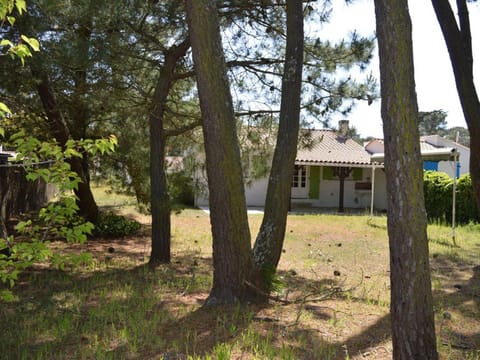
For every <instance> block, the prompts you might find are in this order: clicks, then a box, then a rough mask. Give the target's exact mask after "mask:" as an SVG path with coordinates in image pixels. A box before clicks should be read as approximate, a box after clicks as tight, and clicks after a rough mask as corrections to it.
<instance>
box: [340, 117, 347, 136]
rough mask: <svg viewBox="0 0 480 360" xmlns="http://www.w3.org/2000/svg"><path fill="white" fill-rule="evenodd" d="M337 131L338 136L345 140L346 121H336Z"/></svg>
mask: <svg viewBox="0 0 480 360" xmlns="http://www.w3.org/2000/svg"><path fill="white" fill-rule="evenodd" d="M338 131H339V133H340V136H342V137H344V138H346V137H347V135H348V120H339V121H338Z"/></svg>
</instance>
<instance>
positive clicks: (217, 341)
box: [0, 195, 480, 359]
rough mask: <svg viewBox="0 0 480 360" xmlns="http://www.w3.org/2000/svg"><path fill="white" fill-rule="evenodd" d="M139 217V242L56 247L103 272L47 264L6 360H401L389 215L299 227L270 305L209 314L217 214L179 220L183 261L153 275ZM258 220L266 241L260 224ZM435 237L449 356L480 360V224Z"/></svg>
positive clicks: (14, 317)
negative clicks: (393, 334)
mask: <svg viewBox="0 0 480 360" xmlns="http://www.w3.org/2000/svg"><path fill="white" fill-rule="evenodd" d="M112 196H113V195H112ZM106 200H108V197H106ZM122 201H124V199H123V200H122ZM127 213H128V214H130V216H136V217H137V218H138V219H139V220H141V221H142V222H143V227H142V231H141V233H140V234H138V235H136V236H131V237H128V238H122V239H113V240H106V239H94V240H91V241H89V242H88V243H87V245H83V246H80V245H68V244H64V243H55V244H52V246H53V247H55V248H57V249H58V250H61V251H64V252H66V253H69V252H79V251H89V252H91V253H92V254H93V261H92V262H91V263H86V264H77V265H75V266H73V265H72V266H67V267H66V268H65V269H64V270H58V269H57V270H56V269H49V268H48V267H47V266H45V264H38V266H35V268H33V269H31V270H30V271H28V273H26V274H25V275H24V276H22V277H21V281H20V282H19V284H18V286H17V287H16V288H15V289H14V293H15V295H16V300H15V301H14V302H12V303H7V304H2V306H1V308H0V324H1V327H2V336H0V354H1V357H2V358H5V359H22V358H24V359H346V358H348V359H390V358H391V356H392V353H391V351H392V346H391V340H390V323H389V316H388V312H389V296H390V295H389V266H388V238H387V233H386V218H385V217H383V216H380V217H375V218H373V219H369V217H368V216H366V215H328V214H304V215H301V214H297V215H293V214H292V215H289V217H288V224H287V234H286V239H285V245H284V252H283V254H282V259H281V262H280V268H279V276H278V286H277V292H276V293H274V294H272V295H273V296H272V300H271V301H270V303H269V304H268V305H266V306H256V305H244V306H240V305H238V306H231V307H220V308H204V307H202V304H203V302H204V300H205V299H206V297H207V296H208V291H209V289H210V287H211V282H212V259H211V235H210V223H209V217H208V215H207V214H205V213H204V212H203V211H201V210H194V209H188V210H184V211H182V212H181V213H179V214H173V215H172V236H173V238H172V259H173V260H172V263H171V264H169V265H162V266H159V267H157V268H156V269H155V270H149V268H148V267H147V266H146V263H147V262H148V256H149V246H150V238H149V231H150V228H149V224H148V217H146V216H142V215H138V214H135V213H134V212H133V211H132V210H131V208H130V210H129V211H127ZM249 219H250V224H251V228H252V234H253V238H254V236H255V235H256V233H257V231H258V228H259V225H260V222H261V219H262V215H249ZM429 237H430V251H431V267H432V287H433V291H434V304H435V318H436V331H437V338H438V349H439V352H440V354H441V357H442V358H443V359H480V350H479V349H480V266H479V265H480V226H474V225H470V226H464V227H460V228H458V229H457V236H456V245H455V246H454V245H453V243H452V240H451V230H450V229H449V228H448V227H445V226H441V225H431V226H430V227H429ZM273 297H275V299H273Z"/></svg>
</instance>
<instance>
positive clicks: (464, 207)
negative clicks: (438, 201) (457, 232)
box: [457, 174, 478, 224]
mask: <svg viewBox="0 0 480 360" xmlns="http://www.w3.org/2000/svg"><path fill="white" fill-rule="evenodd" d="M474 199H475V196H474V194H473V187H472V179H471V177H470V174H465V175H462V176H460V178H459V179H458V182H457V221H458V222H459V223H462V224H467V223H469V222H472V221H474V222H476V221H477V219H478V210H477V206H476V204H475V200H474Z"/></svg>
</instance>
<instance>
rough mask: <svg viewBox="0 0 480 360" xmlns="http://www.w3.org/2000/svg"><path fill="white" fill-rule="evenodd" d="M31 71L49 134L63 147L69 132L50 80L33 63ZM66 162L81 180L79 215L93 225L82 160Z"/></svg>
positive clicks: (94, 218)
mask: <svg viewBox="0 0 480 360" xmlns="http://www.w3.org/2000/svg"><path fill="white" fill-rule="evenodd" d="M31 70H32V75H33V77H34V78H35V79H36V80H37V91H38V94H39V96H40V100H41V101H42V104H43V109H44V110H45V113H46V115H47V118H48V123H49V126H50V131H51V134H52V136H53V137H54V138H55V139H56V140H57V141H58V143H59V144H60V145H61V146H64V145H65V144H66V142H67V141H68V139H70V131H69V129H68V126H67V123H66V122H65V119H64V117H63V115H62V112H61V111H60V108H59V106H58V103H57V99H56V97H55V93H54V91H53V86H52V84H51V82H50V79H49V77H48V75H47V74H46V73H45V72H44V71H43V70H41V69H40V67H39V66H37V65H35V64H33V63H31ZM68 162H69V163H70V166H71V168H72V170H73V171H74V172H76V173H77V174H78V176H79V177H80V179H81V182H80V183H79V184H78V189H77V190H75V194H76V195H77V198H78V199H77V202H78V206H79V215H81V216H82V217H84V218H85V219H86V220H88V221H91V222H93V223H95V222H96V221H97V219H98V207H97V204H96V202H95V199H94V197H93V193H92V190H91V189H90V182H89V174H88V172H86V171H85V168H84V166H83V163H82V159H80V158H77V157H72V158H71V159H70V160H69V161H68ZM87 171H88V170H87Z"/></svg>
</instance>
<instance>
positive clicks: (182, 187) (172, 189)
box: [167, 171, 194, 206]
mask: <svg viewBox="0 0 480 360" xmlns="http://www.w3.org/2000/svg"><path fill="white" fill-rule="evenodd" d="M167 181H168V193H169V195H170V199H171V201H172V203H173V205H176V204H179V205H189V206H192V205H193V200H194V192H193V180H192V177H191V176H190V175H189V174H188V173H187V172H186V171H177V172H172V173H168V174H167Z"/></svg>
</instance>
